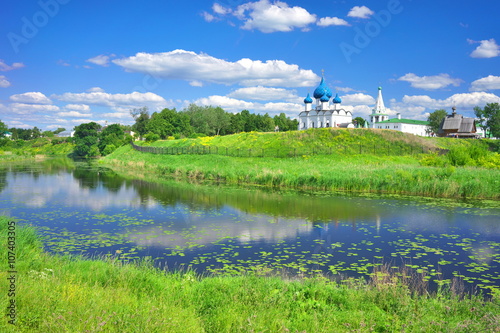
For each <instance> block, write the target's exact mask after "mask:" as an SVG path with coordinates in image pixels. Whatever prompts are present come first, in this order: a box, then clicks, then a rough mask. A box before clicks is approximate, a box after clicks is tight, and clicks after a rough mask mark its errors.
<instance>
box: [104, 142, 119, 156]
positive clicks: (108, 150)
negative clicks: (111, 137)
mask: <svg viewBox="0 0 500 333" xmlns="http://www.w3.org/2000/svg"><path fill="white" fill-rule="evenodd" d="M115 150H116V146H115V145H114V144H110V145H107V146H106V147H105V148H104V150H103V151H102V154H103V155H109V154H111V153H112V152H114V151H115Z"/></svg>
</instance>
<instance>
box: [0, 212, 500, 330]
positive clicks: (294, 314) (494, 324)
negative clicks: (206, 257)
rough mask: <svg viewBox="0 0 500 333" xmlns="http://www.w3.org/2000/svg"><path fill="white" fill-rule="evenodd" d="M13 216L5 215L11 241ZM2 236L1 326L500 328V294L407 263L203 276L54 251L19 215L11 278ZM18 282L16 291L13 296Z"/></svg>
mask: <svg viewBox="0 0 500 333" xmlns="http://www.w3.org/2000/svg"><path fill="white" fill-rule="evenodd" d="M9 221H12V220H11V219H9V218H6V217H2V218H0V224H1V228H0V230H1V232H0V237H1V238H2V239H3V240H7V237H8V234H7V232H8V227H7V223H8V222H9ZM11 225H12V224H11ZM11 229H12V228H11ZM2 243H3V244H4V245H3V246H2V248H1V250H0V253H1V256H2V259H1V265H2V270H1V271H0V276H1V278H0V287H1V290H3V292H4V296H3V297H1V298H0V302H1V307H2V308H3V309H4V310H3V315H2V321H1V322H0V330H1V331H2V332H44V333H45V332H217V333H219V332H403V331H405V332H498V331H499V327H500V303H499V298H498V295H496V294H495V295H493V297H492V298H491V299H488V300H486V299H484V298H483V297H481V296H480V295H470V294H465V293H463V291H462V285H461V283H460V282H459V281H456V280H455V281H453V283H451V284H449V285H446V286H444V287H442V288H441V289H439V290H438V291H437V292H435V293H429V292H428V291H427V290H426V288H425V282H424V281H423V280H422V279H421V277H419V276H418V274H414V273H410V271H409V270H408V271H407V272H406V273H405V271H404V270H403V273H402V274H399V275H392V274H390V273H389V270H388V269H387V267H385V266H381V267H380V268H378V269H377V270H375V271H374V272H373V274H372V277H371V279H370V280H369V281H368V282H364V281H361V280H353V279H350V280H345V281H332V280H329V279H327V278H325V277H323V276H320V275H318V276H317V277H315V278H301V277H290V276H287V275H285V274H284V275H279V276H278V275H270V276H256V275H252V274H243V275H238V276H215V275H203V276H201V275H196V274H194V273H193V272H192V271H189V270H185V271H164V270H160V269H158V268H154V267H153V266H152V265H151V262H148V261H147V260H143V261H138V262H135V263H124V262H121V261H120V260H119V259H118V258H115V257H108V258H104V259H102V260H91V259H88V258H82V257H75V256H59V255H52V254H48V253H46V252H44V251H43V249H42V247H43V245H42V239H41V238H40V237H39V235H38V234H37V230H36V229H35V228H34V227H32V226H27V225H23V224H19V223H17V224H16V226H15V260H14V265H15V270H16V272H17V273H16V280H15V282H14V286H12V284H11V283H10V281H9V280H8V279H7V278H8V277H10V275H8V274H9V273H8V272H7V271H8V270H9V268H8V267H7V264H8V260H7V259H8V258H7V256H8V252H9V249H8V248H7V247H6V246H5V244H6V242H5V241H2ZM10 269H12V267H11V268H10ZM13 289H14V290H15V295H12V294H10V295H9V294H8V291H9V290H13ZM12 300H14V303H15V310H13V311H11V310H9V309H8V305H9V304H11V303H10V302H11V301H12ZM11 308H12V307H11ZM9 313H10V314H14V315H13V317H14V318H15V325H12V324H10V323H9V320H11V318H10V317H9V316H8V314H9Z"/></svg>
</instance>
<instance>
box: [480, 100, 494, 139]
mask: <svg viewBox="0 0 500 333" xmlns="http://www.w3.org/2000/svg"><path fill="white" fill-rule="evenodd" d="M474 114H475V115H476V117H478V118H479V126H481V128H483V129H484V131H485V132H486V133H489V136H490V137H495V138H500V104H498V103H488V104H486V106H485V107H484V108H480V107H479V106H476V107H475V108H474Z"/></svg>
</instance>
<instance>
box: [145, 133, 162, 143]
mask: <svg viewBox="0 0 500 333" xmlns="http://www.w3.org/2000/svg"><path fill="white" fill-rule="evenodd" d="M144 138H145V139H146V142H154V141H158V140H160V136H159V135H158V134H155V133H148V134H146V135H145V136H144Z"/></svg>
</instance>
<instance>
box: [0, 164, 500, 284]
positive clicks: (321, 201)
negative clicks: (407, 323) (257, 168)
mask: <svg viewBox="0 0 500 333" xmlns="http://www.w3.org/2000/svg"><path fill="white" fill-rule="evenodd" d="M0 191H1V193H0V210H1V211H2V213H4V214H7V215H10V216H13V217H16V218H18V219H20V220H22V221H24V222H26V223H31V224H34V225H37V226H39V227H40V228H41V230H42V231H43V233H44V235H45V236H46V239H45V244H46V248H47V249H48V250H50V251H53V252H59V253H77V254H85V255H89V256H94V255H112V256H119V257H120V258H122V259H136V258H140V257H150V258H151V259H153V260H155V262H156V264H157V265H159V266H162V267H163V266H166V267H168V268H178V267H179V266H189V265H191V266H192V268H194V269H196V270H198V271H199V272H225V273H233V272H239V271H248V270H253V271H259V272H265V271H267V270H269V269H277V270H282V269H285V270H286V271H287V272H288V273H289V274H292V273H301V274H314V273H315V272H317V271H321V272H323V273H327V274H335V275H337V274H341V275H342V276H355V277H359V276H365V275H366V274H368V273H369V272H371V270H372V267H373V266H374V265H378V264H380V263H388V264H390V265H391V266H392V267H393V268H392V269H393V270H395V271H397V270H398V269H399V268H398V267H399V266H400V265H401V264H402V263H404V264H406V265H407V266H410V267H412V268H413V269H414V270H415V272H420V273H424V274H426V275H428V276H429V278H430V280H431V281H433V280H438V279H439V280H444V281H446V280H448V279H451V278H453V277H454V276H458V277H461V278H463V279H464V280H465V281H466V284H467V285H470V286H479V287H482V288H486V289H488V288H498V287H500V209H499V208H492V207H491V205H490V207H489V208H488V207H479V206H478V204H476V205H473V204H468V205H465V204H452V203H450V202H448V203H447V204H446V205H444V204H440V203H436V202H433V201H428V202H425V201H421V200H420V201H417V200H416V199H413V200H403V199H392V198H384V197H370V198H366V197H348V196H327V195H323V196H322V195H307V194H297V193H275V192H266V191H258V190H245V189H241V188H240V189H234V188H229V189H228V188H224V187H217V186H214V185H213V186H202V185H189V184H180V183H175V182H164V183H152V182H147V181H144V180H140V179H137V180H130V179H129V180H127V179H124V178H121V177H120V176H118V175H116V174H115V173H114V172H112V171H110V170H107V169H104V168H100V167H95V166H91V165H90V164H87V163H74V162H72V161H70V160H63V159H61V160H53V161H44V162H41V163H31V164H3V165H0ZM499 206H500V205H496V207H499Z"/></svg>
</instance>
